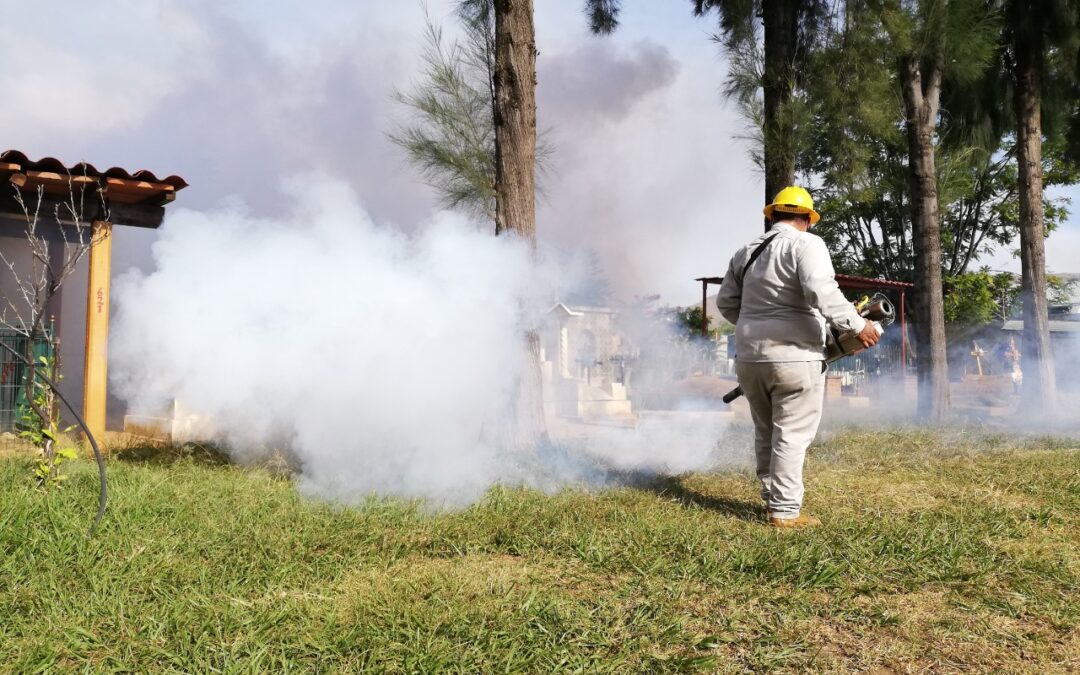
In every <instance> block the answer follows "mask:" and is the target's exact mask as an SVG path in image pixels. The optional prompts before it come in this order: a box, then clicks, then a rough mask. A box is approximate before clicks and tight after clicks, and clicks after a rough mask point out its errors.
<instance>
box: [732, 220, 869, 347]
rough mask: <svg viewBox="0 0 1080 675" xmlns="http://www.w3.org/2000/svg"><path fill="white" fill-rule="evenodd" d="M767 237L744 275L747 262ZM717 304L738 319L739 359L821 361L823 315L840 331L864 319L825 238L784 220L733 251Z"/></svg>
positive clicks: (860, 325) (737, 345)
mask: <svg viewBox="0 0 1080 675" xmlns="http://www.w3.org/2000/svg"><path fill="white" fill-rule="evenodd" d="M770 237H771V239H770ZM766 241H768V242H769V243H768V244H767V245H765V246H766V247H765V248H764V249H763V250H762V252H761V253H760V255H759V257H758V258H757V259H756V260H755V261H754V262H753V264H752V265H750V267H749V268H748V269H747V270H746V276H745V278H743V268H744V267H745V266H746V263H747V261H748V260H749V259H750V257H751V256H752V255H753V252H754V250H755V249H757V248H758V247H759V246H761V245H763V244H764V242H766ZM716 304H717V307H718V308H719V309H720V312H721V314H723V315H724V317H725V318H727V319H728V320H729V321H732V322H733V323H735V324H736V331H735V341H736V347H735V348H736V354H737V358H738V360H740V361H758V362H781V361H821V360H824V358H825V316H828V317H829V319H830V320H832V321H833V322H834V323H836V324H837V325H838V326H839V327H840V328H841V329H844V330H847V329H855V330H859V329H861V327H862V323H863V320H862V319H861V318H860V317H859V316H858V314H857V313H856V312H855V310H854V308H853V307H852V306H851V303H850V302H848V301H847V299H846V298H844V295H843V293H841V292H840V289H839V287H838V286H837V285H836V280H835V278H834V272H833V267H832V261H831V260H830V259H829V253H828V249H827V248H826V247H825V243H824V242H823V241H822V240H821V238H820V237H818V236H816V235H813V234H810V233H809V232H800V231H799V230H798V229H796V228H795V227H793V226H791V225H789V224H787V223H785V222H779V223H776V224H774V225H773V228H772V229H771V230H770V231H769V232H768V233H766V234H764V235H762V236H760V237H758V238H757V239H755V240H754V241H752V242H750V244H748V245H747V246H745V247H743V248H742V249H740V250H739V251H738V252H737V253H736V254H735V255H734V256H732V258H731V263H730V265H729V266H728V271H727V274H726V275H725V277H724V283H723V284H722V285H721V287H720V293H719V295H718V296H717V299H716Z"/></svg>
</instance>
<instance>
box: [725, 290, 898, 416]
mask: <svg viewBox="0 0 1080 675" xmlns="http://www.w3.org/2000/svg"><path fill="white" fill-rule="evenodd" d="M855 309H856V310H857V311H858V312H859V316H861V317H862V318H864V319H866V320H867V321H870V322H871V323H872V324H873V325H874V327H875V328H876V329H877V332H878V335H881V334H882V333H884V332H885V327H886V326H888V325H890V324H891V323H892V322H893V321H895V320H896V308H895V307H893V304H892V302H890V301H889V299H888V298H886V297H885V296H884V295H882V294H881V293H876V294H874V297H872V298H870V297H864V298H863V299H862V300H860V301H859V302H857V303H856V304H855ZM864 349H866V347H864V346H863V343H862V341H861V340H859V334H858V333H857V332H855V331H853V330H849V331H843V332H841V331H840V330H838V329H837V328H836V327H835V326H833V325H830V326H829V328H828V330H826V331H825V363H833V362H834V361H839V360H840V359H842V358H844V357H845V356H851V355H852V354H855V353H856V352H861V351H862V350H864ZM742 395H743V390H742V387H741V386H740V387H735V388H734V389H732V390H731V391H729V392H728V393H726V394H724V403H731V402H732V401H734V400H735V399H737V398H739V397H740V396H742Z"/></svg>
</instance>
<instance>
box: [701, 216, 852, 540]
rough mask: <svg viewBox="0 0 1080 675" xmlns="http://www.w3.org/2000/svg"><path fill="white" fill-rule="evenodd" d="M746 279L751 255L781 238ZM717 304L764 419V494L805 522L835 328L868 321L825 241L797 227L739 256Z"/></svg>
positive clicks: (760, 431) (760, 452)
mask: <svg viewBox="0 0 1080 675" xmlns="http://www.w3.org/2000/svg"><path fill="white" fill-rule="evenodd" d="M774 233H775V234H776V235H777V236H776V238H775V239H773V240H772V242H771V243H770V244H769V245H768V247H767V248H765V249H764V250H763V251H762V253H761V255H760V256H759V257H758V259H757V260H755V261H754V264H753V265H751V266H750V268H749V269H748V270H747V271H746V277H745V278H742V271H743V267H744V266H745V265H746V263H747V261H748V260H749V259H750V256H751V255H752V254H753V251H754V249H756V248H757V247H758V246H759V245H761V243H762V242H763V241H765V239H766V238H767V237H769V236H771V235H772V234H774ZM716 306H717V307H718V308H719V310H720V313H721V314H722V315H723V316H724V318H725V319H727V320H728V321H730V322H731V323H733V324H735V370H736V373H737V374H738V377H739V384H740V385H741V386H742V389H743V393H744V394H745V396H746V400H747V402H748V403H749V404H750V414H751V417H752V418H753V420H754V450H755V455H756V459H757V476H758V478H759V479H760V480H761V496H762V499H764V500H765V501H766V502H767V504H768V508H769V513H770V515H772V516H773V517H776V518H795V517H797V516H798V515H799V511H800V509H801V508H802V501H803V462H804V460H805V458H806V448H807V447H809V445H810V443H811V442H812V441H813V440H814V436H815V434H817V428H818V424H819V422H820V421H821V406H822V399H823V398H824V393H825V375H824V361H825V327H826V321H828V322H829V323H832V324H833V325H835V326H836V327H837V328H839V329H840V330H842V331H846V330H855V331H861V330H862V329H863V327H864V326H865V324H866V320H865V319H863V318H862V317H860V316H859V315H858V313H857V312H856V311H855V308H854V306H852V304H851V302H850V301H848V300H847V298H845V297H844V294H843V293H841V292H840V287H839V286H837V284H836V278H835V272H834V270H833V265H832V260H831V259H830V258H829V251H828V249H827V248H826V247H825V242H823V241H822V240H821V238H820V237H818V236H817V235H813V234H810V233H809V232H801V231H799V230H798V229H797V228H795V227H794V226H793V225H791V224H790V223H789V222H788V221H780V222H777V223H774V224H773V226H772V229H771V230H770V231H769V232H768V233H766V234H763V235H761V236H760V237H758V238H757V239H755V240H754V241H752V242H750V243H749V244H747V245H746V246H744V247H743V248H741V249H740V250H739V251H738V252H737V253H735V255H734V256H732V258H731V262H730V263H729V265H728V270H727V274H726V275H725V276H724V282H723V284H721V286H720V293H719V294H718V295H717V297H716Z"/></svg>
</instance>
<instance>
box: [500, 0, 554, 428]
mask: <svg viewBox="0 0 1080 675" xmlns="http://www.w3.org/2000/svg"><path fill="white" fill-rule="evenodd" d="M494 7H495V73H494V85H495V111H494V113H495V192H496V219H495V233H496V234H497V235H503V234H511V235H516V236H519V237H523V238H525V239H526V240H528V241H529V243H530V244H531V245H532V246H533V247H534V249H535V246H536V37H535V34H534V30H533V3H532V0H495V5H494ZM523 337H524V341H523V355H522V357H523V361H524V363H523V366H522V372H521V380H520V382H519V386H518V387H517V396H516V397H515V399H516V400H515V401H514V402H513V410H511V411H508V413H507V414H506V415H505V416H504V417H505V419H500V420H498V421H497V424H496V426H497V427H498V428H499V432H498V435H499V436H501V438H499V439H497V441H498V442H499V443H501V444H504V445H508V446H510V447H518V448H531V447H535V446H536V445H537V444H539V443H543V442H545V441H546V440H547V424H546V422H545V420H544V399H543V380H542V377H541V372H540V337H539V335H537V333H536V332H535V331H528V332H527V333H526V334H525V335H524V336H523Z"/></svg>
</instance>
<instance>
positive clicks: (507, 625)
mask: <svg viewBox="0 0 1080 675" xmlns="http://www.w3.org/2000/svg"><path fill="white" fill-rule="evenodd" d="M1071 447H1075V445H1073V444H1070V443H1067V442H1057V441H1053V440H1051V439H1015V438H1010V437H1007V436H997V437H985V436H974V435H965V434H963V433H959V432H952V433H950V434H948V435H943V434H938V433H936V432H928V431H918V430H897V431H894V432H888V433H884V434H880V435H869V434H860V433H855V432H851V433H843V434H839V435H836V436H834V437H832V438H831V439H826V440H824V441H823V442H821V443H820V444H818V445H817V446H815V447H814V448H813V449H812V451H811V453H812V457H811V460H810V462H809V465H808V504H807V508H808V510H809V511H811V512H813V513H815V514H817V515H819V516H821V517H822V519H823V520H824V521H825V523H826V527H823V528H821V529H818V530H815V531H810V532H777V531H774V530H771V529H769V528H767V527H765V526H764V525H763V524H762V521H761V511H760V507H759V506H758V504H757V503H756V501H755V497H756V488H755V486H754V484H753V482H752V481H751V479H750V478H749V477H748V475H746V474H741V473H719V474H712V475H690V476H683V477H679V478H672V479H663V480H657V481H654V482H653V483H651V484H648V485H639V486H636V487H615V488H609V489H605V490H602V491H597V492H587V491H583V490H565V491H563V492H560V493H558V494H555V495H544V494H541V493H538V492H534V491H530V490H524V489H503V488H500V489H493V490H491V491H490V492H489V493H488V495H487V496H486V498H485V499H484V500H483V501H482V502H481V503H479V504H477V505H475V506H474V507H472V508H469V509H466V510H463V511H458V512H453V513H430V512H428V511H426V510H425V509H424V507H423V506H422V505H418V504H410V503H404V502H401V501H394V500H387V501H376V500H372V501H370V502H368V503H367V504H365V505H364V506H362V507H360V508H351V507H343V506H333V505H327V504H323V503H319V502H315V501H312V500H309V499H306V498H304V497H302V496H300V495H298V494H297V492H296V491H295V489H294V487H293V485H292V484H291V482H290V481H289V480H288V479H287V478H285V477H282V475H281V472H280V471H268V470H265V469H256V468H239V467H235V466H229V465H227V464H222V463H221V462H220V461H219V460H220V457H219V456H218V455H216V454H215V453H213V452H206V453H202V454H200V455H198V456H185V455H184V454H183V453H173V454H165V455H161V454H157V455H155V454H154V453H149V452H142V453H139V452H129V453H128V455H129V456H130V457H132V458H133V459H132V460H130V461H117V460H115V459H114V460H113V461H111V463H110V467H109V470H110V480H111V502H110V505H109V512H108V515H107V516H106V520H105V522H104V523H103V526H102V528H101V531H100V533H99V535H98V536H97V537H96V538H94V539H92V540H87V539H86V538H85V535H84V532H85V528H86V526H87V525H88V523H89V519H90V517H91V515H92V508H93V503H94V498H95V497H94V495H95V490H96V483H95V478H94V475H93V473H92V471H91V467H90V465H89V464H83V465H78V466H76V468H75V469H73V474H74V475H73V477H72V478H71V480H70V481H69V482H68V483H67V484H66V485H64V486H63V487H62V488H61V489H60V490H58V491H55V492H53V493H51V494H45V493H42V492H40V491H38V490H37V489H35V488H33V487H32V485H31V483H30V480H29V476H30V471H29V468H28V466H29V465H28V460H27V459H25V458H22V457H8V458H6V459H0V490H2V493H0V494H2V495H3V496H2V497H0V669H6V670H10V671H12V672H33V671H41V672H45V671H50V672H51V671H55V670H70V671H87V672H100V671H110V670H120V671H134V672H145V671H148V670H166V671H169V670H171V671H177V672H214V671H229V672H265V671H268V670H275V671H276V670H288V669H291V670H302V671H310V670H317V671H359V670H370V671H374V672H417V671H444V672H463V673H474V672H496V671H499V672H503V671H508V672H519V671H529V672H554V671H560V672H561V671H584V672H619V673H625V672H656V671H685V672H744V671H761V670H769V669H775V670H790V671H795V670H805V669H811V670H821V671H830V670H831V671H836V672H844V671H850V670H873V669H877V672H909V671H913V672H923V671H958V670H966V671H983V672H1031V671H1045V672H1059V671H1063V670H1068V669H1069V668H1074V669H1075V668H1078V667H1080V536H1078V534H1077V532H1078V530H1080V452H1076V451H1075V450H1073V449H1070V448H1071Z"/></svg>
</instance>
